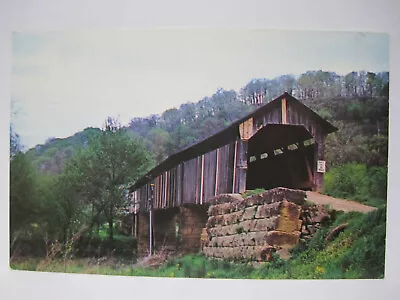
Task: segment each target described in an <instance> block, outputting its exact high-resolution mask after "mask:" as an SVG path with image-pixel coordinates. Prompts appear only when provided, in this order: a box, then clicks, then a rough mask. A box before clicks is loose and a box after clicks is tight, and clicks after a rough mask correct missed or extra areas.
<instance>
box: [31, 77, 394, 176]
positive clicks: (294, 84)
mask: <svg viewBox="0 0 400 300" xmlns="http://www.w3.org/2000/svg"><path fill="white" fill-rule="evenodd" d="M388 90H389V73H388V72H382V73H378V74H375V73H371V72H364V71H361V72H351V73H349V74H347V75H345V76H341V75H338V74H336V73H334V72H323V71H308V72H306V73H304V74H301V75H300V76H298V77H295V76H292V75H283V76H279V77H277V78H274V79H253V80H251V81H250V82H248V83H247V84H246V85H245V86H244V87H243V88H242V89H241V90H240V91H238V92H236V91H234V90H230V91H226V90H223V89H219V90H217V91H216V92H215V93H214V94H213V95H211V96H208V97H204V98H203V99H201V100H200V101H199V102H197V103H184V104H182V105H181V106H180V107H179V108H171V109H169V110H166V111H165V112H164V113H162V114H161V115H151V116H148V117H144V118H138V117H134V118H132V120H131V121H130V123H129V124H128V125H127V129H128V132H130V134H131V135H132V136H134V137H138V138H140V139H142V140H143V142H144V144H145V145H146V148H147V149H148V150H149V151H150V152H151V153H152V154H153V156H154V159H155V161H156V163H159V162H161V161H163V160H164V159H165V158H167V157H168V156H169V155H171V154H173V153H175V152H177V151H180V150H182V149H184V148H186V147H188V146H190V145H193V144H195V143H196V142H198V141H200V140H202V139H204V138H206V137H208V136H210V135H212V134H214V133H215V132H217V131H219V130H221V129H223V128H224V127H226V126H228V125H229V124H230V123H231V122H232V121H234V120H236V119H238V118H240V117H242V116H244V115H246V114H248V113H249V112H250V111H251V110H252V109H254V108H255V106H254V105H251V103H252V102H253V101H254V99H255V98H257V97H260V96H261V95H263V96H264V100H265V101H270V100H272V99H274V98H275V97H277V96H279V95H280V94H282V93H283V92H284V91H287V92H290V93H292V95H293V96H295V97H296V98H297V99H299V100H302V101H304V103H305V104H306V105H308V106H309V107H311V108H312V109H314V110H315V111H316V112H318V113H319V114H320V115H321V116H322V117H324V118H326V119H328V120H329V121H330V122H332V123H333V124H334V125H335V126H337V127H338V128H339V132H338V133H335V134H334V135H331V136H330V137H329V139H328V145H327V162H328V165H329V166H335V165H339V164H344V163H349V162H360V163H366V164H368V165H379V166H383V165H385V164H386V163H387V155H386V153H387V143H388V139H387V136H388V132H387V131H388ZM99 132H100V130H98V129H95V128H87V129H85V130H84V131H83V132H79V133H76V134H75V135H74V136H72V137H69V138H66V139H49V140H48V141H47V142H46V143H45V144H44V145H38V146H36V147H35V148H33V149H30V150H29V151H28V152H27V155H28V157H29V158H30V159H31V160H32V162H33V165H34V166H35V168H36V169H37V170H40V171H43V172H46V173H59V172H60V171H61V169H62V167H63V165H64V164H65V162H66V161H67V160H68V159H69V158H70V157H72V155H73V153H75V151H76V149H78V148H81V147H85V145H87V142H88V140H89V139H90V138H91V137H93V136H95V135H96V134H98V133H99Z"/></svg>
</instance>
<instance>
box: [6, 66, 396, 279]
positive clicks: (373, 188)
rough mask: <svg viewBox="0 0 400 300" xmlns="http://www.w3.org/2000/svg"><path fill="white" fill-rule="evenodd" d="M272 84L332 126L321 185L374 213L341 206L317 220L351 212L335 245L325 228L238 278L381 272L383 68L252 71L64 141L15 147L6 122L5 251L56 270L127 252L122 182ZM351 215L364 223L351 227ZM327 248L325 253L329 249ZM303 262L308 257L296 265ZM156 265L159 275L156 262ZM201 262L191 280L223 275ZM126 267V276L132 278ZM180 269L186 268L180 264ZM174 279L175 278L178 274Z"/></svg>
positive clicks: (265, 93) (234, 115)
mask: <svg viewBox="0 0 400 300" xmlns="http://www.w3.org/2000/svg"><path fill="white" fill-rule="evenodd" d="M284 91H287V92H289V93H291V94H292V95H294V96H295V97H297V98H298V99H299V100H300V101H303V103H304V104H305V105H307V106H309V107H310V108H311V109H313V110H314V111H316V112H317V113H319V114H320V115H321V116H322V117H323V118H325V119H327V120H328V121H330V122H331V123H332V124H334V125H335V126H336V127H337V128H339V130H338V131H337V132H335V133H333V134H330V135H329V136H328V138H327V141H326V149H325V152H326V162H327V173H325V177H324V178H325V190H324V192H325V193H327V194H329V195H332V196H335V197H342V198H347V199H353V200H358V201H360V202H364V203H366V204H369V205H373V206H376V207H379V210H378V211H377V212H375V213H372V214H369V215H367V216H366V217H363V216H361V215H358V216H353V215H351V214H350V215H349V214H344V216H343V220H342V217H340V216H339V218H338V219H337V220H336V221H335V218H333V219H332V221H334V222H336V223H332V224H330V225H329V226H331V227H332V228H331V229H333V227H335V226H337V225H338V224H339V223H338V222H339V221H340V222H342V221H344V220H345V219H346V220H347V218H350V219H351V220H350V219H349V220H350V221H349V224H350V225H349V228H350V229H351V230H350V231H348V232H347V233H345V235H342V236H341V237H340V238H338V240H337V241H338V242H337V243H334V244H332V245H331V246H329V245H328V246H326V245H325V244H326V243H325V242H323V241H324V240H325V236H324V234H327V232H328V231H327V230H328V229H327V228H325V229H324V231H321V232H322V233H321V234H317V235H316V236H315V237H314V238H313V239H312V240H311V241H310V242H309V244H306V246H305V247H306V248H304V249H300V248H299V249H298V251H299V252H298V253H297V254H296V255H295V256H294V259H293V260H292V261H290V262H288V263H284V262H282V261H280V260H277V261H276V265H274V264H275V263H273V264H272V265H271V264H267V265H266V268H267V269H266V270H265V271H266V272H264V271H262V270H261V271H260V272H261V273H259V271H257V270H254V272H253V269H251V270H250V269H249V272H247V273H246V275H243V274H242V275H240V276H242V277H243V276H249V277H252V276H255V277H256V278H266V277H267V278H275V275H274V276H273V274H276V276H277V277H278V278H348V277H350V278H380V277H382V276H383V272H384V268H383V267H384V245H385V226H386V223H385V220H386V218H385V216H386V189H387V163H388V156H387V154H388V123H389V114H388V113H389V74H388V73H387V72H385V73H378V74H374V73H366V72H351V73H349V74H347V75H345V76H341V75H337V74H336V73H332V72H323V71H309V72H306V73H304V74H302V75H301V76H299V77H294V76H291V75H284V76H280V77H277V78H274V79H272V80H269V79H254V80H251V81H250V82H249V83H247V84H246V85H245V86H244V87H243V88H242V89H241V90H240V91H238V92H236V91H233V90H231V91H226V90H223V89H219V90H217V91H216V92H215V93H214V94H213V95H211V96H209V97H205V98H203V99H201V100H200V101H199V102H197V103H185V104H182V105H181V106H180V107H178V108H171V109H169V110H167V111H165V112H164V113H162V114H161V115H151V116H148V117H145V118H133V119H132V120H131V121H130V123H129V124H128V125H127V126H122V125H121V124H120V123H119V122H118V120H115V119H113V118H110V117H109V118H107V119H106V121H105V123H104V126H103V128H101V129H100V128H86V129H85V130H83V131H82V132H78V133H76V134H75V135H73V136H71V137H68V138H64V139H61V138H50V139H48V141H47V142H46V143H45V144H44V145H38V146H36V147H35V148H32V149H30V150H28V151H27V152H26V153H23V152H22V151H21V147H20V144H19V139H18V135H17V133H15V132H13V128H12V126H11V127H10V254H11V258H12V259H11V260H13V259H14V258H15V259H17V258H19V257H39V258H44V259H43V260H40V263H39V265H37V266H36V265H35V267H34V268H33V269H36V270H48V269H47V268H48V267H49V264H50V262H51V261H52V260H53V259H57V260H59V259H62V260H63V263H62V265H63V270H64V271H67V267H66V266H67V264H66V261H71V258H72V256H75V255H77V256H79V255H80V256H82V257H92V258H93V257H102V256H113V255H116V256H118V255H120V256H121V255H122V256H123V255H127V256H128V257H129V259H131V260H132V262H133V261H135V260H136V256H135V255H136V252H135V251H136V250H135V249H136V242H137V241H136V238H134V237H132V234H129V235H127V233H126V231H125V230H124V228H122V227H121V226H119V220H120V219H121V218H122V217H123V216H126V208H127V207H128V206H129V205H130V203H129V199H128V198H127V197H126V186H128V185H130V184H132V183H133V182H135V181H136V180H137V179H138V178H140V177H142V176H143V175H144V174H146V173H147V172H148V171H149V170H150V169H151V168H152V167H154V165H155V164H157V163H160V162H161V161H162V160H164V159H165V158H167V157H168V156H169V155H171V154H172V153H175V152H177V151H180V150H182V149H184V148H186V147H189V146H190V145H193V144H194V143H196V142H198V141H200V140H202V139H204V138H206V137H208V136H210V135H212V134H213V133H215V132H217V131H220V130H221V129H223V128H224V127H226V126H228V125H229V124H230V123H231V122H232V121H234V120H237V119H238V118H240V117H242V116H244V115H246V114H248V113H249V112H250V111H251V110H253V109H255V108H256V107H257V105H254V104H253V103H254V102H257V101H260V99H264V100H265V101H264V102H267V101H270V100H271V99H274V98H275V97H277V96H278V95H280V94H282V93H283V92H284ZM334 214H335V213H334ZM360 224H364V225H363V226H364V227H363V228H364V229H363V231H360V228H361V226H360ZM370 224H373V225H371V226H372V227H369V225H370ZM375 225H376V226H375ZM343 241H346V243H345V244H343ZM353 243H354V244H353ZM352 245H354V247H353V246H352ZM332 247H334V248H335V249H336V250H335V251H336V252H335V251H333V252H332V251H331V249H332ZM93 249H95V250H93ZM296 251H297V250H296ZM321 251H325V252H321ZM355 251H356V252H355ZM357 251H359V252H357ZM319 253H322V255H319ZM336 253H338V255H336ZM354 253H355V254H354ZM357 258H358V260H357ZM201 259H202V260H203V258H201ZM304 260H306V261H307V263H308V264H307V266H305V267H304V266H303V265H304V262H303V261H304ZM353 261H354V262H355V263H352V262H353ZM190 263H192V262H190ZM178 264H179V265H180V264H181V263H180V262H179V263H178ZM182 264H183V263H182ZM206 264H207V262H202V267H201V270H206V267H203V265H206ZM343 266H348V267H343ZM375 266H378V267H375ZM17 268H22V269H24V268H25V267H23V266H22V267H21V266H17ZM269 268H271V269H269ZM352 268H353V269H352ZM28 269H29V268H28ZM217 269H218V268H217ZM165 270H166V271H165V272H171V270H170V268H169V267H168V266H167V267H166V269H165ZM207 270H209V271H210V274H209V275H207V276H206V275H204V274H203V275H202V276H201V277H224V276H226V275H227V274H219V275H218V274H217V273H215V272H216V268H214V267H213V266H208V267H207ZM349 270H350V271H349ZM178 271H180V270H178ZM108 272H109V271H107V273H108ZM135 272H136V271H135ZM135 272H131V273H130V274H134V275H140V274H138V273H135ZM137 272H141V270H140V269H138V271H137ZM162 272H164V271H162ZM174 272H175V271H174ZM274 272H275V273H274ZM291 272H292V273H291ZM183 273H184V274H183V276H186V277H190V276H192V275H191V273H190V272H189V271H187V272H186V271H185V272H183ZM214 273H215V274H214ZM165 274H166V273H165ZM165 274H164V273H162V276H164V275H165ZM172 274H175V273H172ZM238 274H241V273H240V272H239V273H238ZM250 274H251V275H250ZM158 275H159V274H158ZM228 275H229V274H228ZM177 276H182V272H178V273H177ZM238 276H239V275H238ZM240 276H239V277H240Z"/></svg>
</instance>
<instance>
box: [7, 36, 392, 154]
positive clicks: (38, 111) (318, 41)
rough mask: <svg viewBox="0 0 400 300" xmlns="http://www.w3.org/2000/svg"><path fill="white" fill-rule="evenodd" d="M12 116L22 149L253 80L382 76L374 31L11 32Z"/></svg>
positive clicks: (383, 55)
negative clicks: (310, 74)
mask: <svg viewBox="0 0 400 300" xmlns="http://www.w3.org/2000/svg"><path fill="white" fill-rule="evenodd" d="M12 50H13V54H12V55H13V60H12V88H11V89H12V92H11V96H12V103H13V110H14V112H16V114H14V115H13V116H12V117H11V122H12V124H13V126H14V129H15V131H17V132H18V133H19V134H20V137H21V142H22V144H24V145H25V148H26V149H28V148H30V147H33V146H35V145H36V144H41V143H44V142H45V141H46V139H48V138H49V137H66V136H70V135H73V134H74V133H75V132H77V131H80V130H83V129H84V128H86V127H89V126H91V127H100V126H101V125H102V123H103V121H104V120H105V118H106V117H107V116H119V117H120V120H121V122H122V123H123V124H127V123H128V122H129V120H130V119H131V118H133V117H144V116H147V115H150V114H153V113H157V114H159V113H162V112H163V111H165V110H166V109H168V108H171V107H179V105H180V104H182V103H185V102H188V101H189V102H196V101H199V100H201V99H202V98H203V97H205V96H210V95H212V94H213V93H214V92H215V91H216V90H217V89H218V88H219V87H222V88H224V89H234V90H236V91H238V90H239V89H240V88H241V87H243V86H244V85H245V84H246V83H247V82H249V81H250V80H251V79H253V78H273V77H276V76H279V75H283V74H296V75H299V74H301V73H303V72H305V71H307V70H319V69H322V70H324V71H334V72H337V73H339V74H346V73H348V72H350V71H354V70H355V71H360V70H366V71H373V72H380V71H389V37H388V35H386V34H378V33H373V34H372V33H338V32H330V33H327V32H300V31H298V32H296V31H270V30H269V31H266V30H204V29H203V30H199V29H198V30H194V29H190V30H129V31H128V30H126V31H122V30H118V31H68V32H15V33H14V34H13V49H12Z"/></svg>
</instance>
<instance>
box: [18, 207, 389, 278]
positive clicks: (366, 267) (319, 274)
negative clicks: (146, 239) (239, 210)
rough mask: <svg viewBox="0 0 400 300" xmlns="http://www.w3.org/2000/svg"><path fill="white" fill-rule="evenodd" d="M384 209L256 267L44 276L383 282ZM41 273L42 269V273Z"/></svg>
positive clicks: (72, 268)
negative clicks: (330, 236)
mask: <svg viewBox="0 0 400 300" xmlns="http://www.w3.org/2000/svg"><path fill="white" fill-rule="evenodd" d="M343 223H348V226H347V228H346V229H345V230H344V231H343V232H341V233H340V234H339V235H338V236H337V237H336V238H335V239H334V240H332V241H326V237H327V235H328V234H329V232H331V230H332V229H333V228H335V227H336V226H338V225H340V224H343ZM385 236H386V207H383V208H380V209H378V210H376V211H373V212H370V213H368V214H361V213H355V212H351V213H340V214H338V215H337V216H336V217H335V220H333V221H332V222H331V224H329V225H328V226H327V227H324V228H322V229H320V230H319V231H318V232H317V233H316V234H315V236H314V237H313V238H312V239H310V240H309V241H308V242H307V243H304V244H299V245H298V246H297V247H296V248H294V249H293V251H292V258H291V259H289V260H281V259H280V258H279V257H278V256H277V255H274V259H273V261H272V262H265V263H259V264H258V265H254V264H253V263H250V262H247V263H246V262H242V263H231V262H228V261H225V260H216V259H207V258H205V257H204V256H202V255H200V254H196V255H186V256H183V257H181V258H174V259H171V260H169V261H167V262H166V263H165V264H164V265H162V266H160V267H158V268H154V269H152V268H144V267H140V268H139V267H134V266H133V265H124V264H118V265H115V264H113V265H105V266H103V265H90V264H88V263H87V261H86V262H85V261H83V260H76V261H74V260H71V261H69V262H68V264H67V265H66V266H64V265H63V264H62V263H61V262H58V261H54V262H52V263H51V264H50V265H48V266H47V267H45V268H44V269H41V271H50V272H70V273H89V274H90V273H92V274H107V275H124V276H152V277H188V278H251V279H339V278H353V279H354V278H383V277H384V269H385ZM38 265H39V261H38V260H33V259H32V260H26V261H20V262H12V263H11V264H10V267H11V268H13V269H20V270H38ZM39 270H40V269H39Z"/></svg>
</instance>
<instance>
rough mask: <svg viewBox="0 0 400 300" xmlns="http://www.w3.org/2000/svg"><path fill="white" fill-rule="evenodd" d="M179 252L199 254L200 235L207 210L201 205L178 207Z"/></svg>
mask: <svg viewBox="0 0 400 300" xmlns="http://www.w3.org/2000/svg"><path fill="white" fill-rule="evenodd" d="M179 218H180V224H179V250H181V251H182V252H199V250H200V249H201V242H202V241H201V235H202V232H203V228H204V224H205V223H206V221H207V210H206V208H205V207H204V206H201V205H191V206H186V207H180V213H179Z"/></svg>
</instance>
